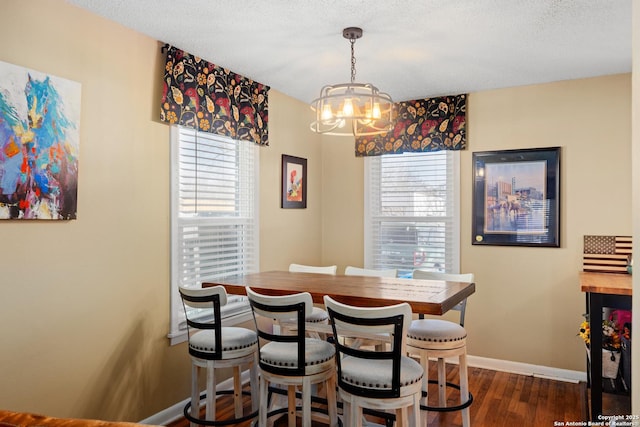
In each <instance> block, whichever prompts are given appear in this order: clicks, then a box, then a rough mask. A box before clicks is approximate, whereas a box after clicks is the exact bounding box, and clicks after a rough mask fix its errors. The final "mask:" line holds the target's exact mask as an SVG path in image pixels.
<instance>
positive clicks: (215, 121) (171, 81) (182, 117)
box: [160, 46, 269, 145]
mask: <svg viewBox="0 0 640 427" xmlns="http://www.w3.org/2000/svg"><path fill="white" fill-rule="evenodd" d="M165 49H166V51H167V52H166V53H167V59H166V65H165V69H164V88H163V91H162V107H161V111H160V120H162V121H163V122H168V123H171V124H174V123H176V124H179V125H182V126H187V127H190V128H194V129H197V130H199V131H203V132H210V133H215V134H218V135H225V136H229V137H232V138H234V139H239V140H248V141H253V142H255V143H257V144H260V145H269V132H268V121H269V107H268V105H269V102H268V96H267V95H268V91H269V86H265V85H263V84H262V83H258V82H256V81H253V80H251V79H249V78H247V77H243V76H241V75H240V74H236V73H234V72H232V71H230V70H227V69H225V68H222V67H219V66H217V65H215V64H212V63H210V62H207V61H205V60H203V59H202V58H198V57H197V56H193V55H191V54H189V53H187V52H184V51H182V50H180V49H177V48H175V47H173V46H165Z"/></svg>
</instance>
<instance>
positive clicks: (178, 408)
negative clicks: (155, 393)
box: [138, 370, 249, 426]
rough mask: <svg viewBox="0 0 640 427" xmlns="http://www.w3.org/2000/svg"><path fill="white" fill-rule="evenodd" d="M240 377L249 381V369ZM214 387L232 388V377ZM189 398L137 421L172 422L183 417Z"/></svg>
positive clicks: (144, 422)
mask: <svg viewBox="0 0 640 427" xmlns="http://www.w3.org/2000/svg"><path fill="white" fill-rule="evenodd" d="M240 379H241V381H242V384H247V383H248V382H249V370H246V371H243V372H242V375H241V377H240ZM216 388H217V389H218V390H232V389H233V378H227V379H226V380H224V381H222V382H221V383H219V384H218V385H217V387H216ZM190 400H191V397H187V398H186V399H184V400H183V401H182V402H178V403H176V404H175V405H172V406H170V407H168V408H167V409H163V410H162V411H160V412H158V413H156V414H153V415H152V416H150V417H149V418H145V419H144V420H142V421H139V422H138V423H139V424H147V425H154V426H165V425H167V424H169V423H172V422H174V421H176V420H178V419H180V418H182V417H184V407H185V405H186V404H187V403H189V401H190Z"/></svg>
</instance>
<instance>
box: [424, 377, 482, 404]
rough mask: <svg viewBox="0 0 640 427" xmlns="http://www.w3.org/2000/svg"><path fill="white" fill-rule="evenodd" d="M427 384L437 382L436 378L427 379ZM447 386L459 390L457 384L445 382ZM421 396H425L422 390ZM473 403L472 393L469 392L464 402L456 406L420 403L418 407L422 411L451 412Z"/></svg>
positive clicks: (425, 393)
mask: <svg viewBox="0 0 640 427" xmlns="http://www.w3.org/2000/svg"><path fill="white" fill-rule="evenodd" d="M429 384H438V381H437V380H429ZM446 385H447V387H451V388H455V389H456V390H460V386H459V385H458V384H454V383H450V382H447V383H446ZM422 397H427V392H425V391H423V392H422ZM472 403H473V394H471V392H469V398H468V399H467V401H466V402H464V403H461V404H460V405H456V406H428V405H420V409H421V410H423V411H434V412H453V411H462V410H463V409H465V408H468V407H469V406H471V404H472Z"/></svg>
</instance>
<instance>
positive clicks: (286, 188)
mask: <svg viewBox="0 0 640 427" xmlns="http://www.w3.org/2000/svg"><path fill="white" fill-rule="evenodd" d="M281 170H282V173H281V181H282V187H281V197H280V199H281V202H280V207H281V208H283V209H305V208H306V207H307V192H308V188H307V159H304V158H302V157H295V156H289V155H287V154H283V155H282V169H281Z"/></svg>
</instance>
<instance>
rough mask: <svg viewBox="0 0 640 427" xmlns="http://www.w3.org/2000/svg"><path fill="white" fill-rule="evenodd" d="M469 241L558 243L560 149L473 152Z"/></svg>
mask: <svg viewBox="0 0 640 427" xmlns="http://www.w3.org/2000/svg"><path fill="white" fill-rule="evenodd" d="M472 217H473V218H472V222H473V224H472V244H474V245H506V246H509V245H511V246H545V247H555V248H557V247H560V147H551V148H534V149H525V150H504V151H485V152H476V153H473V213H472Z"/></svg>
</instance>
